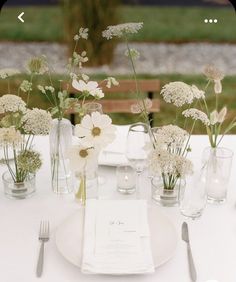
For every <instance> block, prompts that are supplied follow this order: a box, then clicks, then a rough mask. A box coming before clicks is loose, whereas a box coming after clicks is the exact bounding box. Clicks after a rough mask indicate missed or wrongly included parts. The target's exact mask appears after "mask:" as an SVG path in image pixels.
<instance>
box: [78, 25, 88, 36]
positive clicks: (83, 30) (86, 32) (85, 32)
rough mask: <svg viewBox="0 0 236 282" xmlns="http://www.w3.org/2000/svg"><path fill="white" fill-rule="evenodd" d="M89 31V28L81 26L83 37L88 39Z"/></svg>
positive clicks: (80, 34)
mask: <svg viewBox="0 0 236 282" xmlns="http://www.w3.org/2000/svg"><path fill="white" fill-rule="evenodd" d="M88 31H89V29H88V28H83V27H81V28H80V29H79V36H80V37H81V38H83V39H88Z"/></svg>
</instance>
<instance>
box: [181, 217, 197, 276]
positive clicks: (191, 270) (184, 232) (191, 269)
mask: <svg viewBox="0 0 236 282" xmlns="http://www.w3.org/2000/svg"><path fill="white" fill-rule="evenodd" d="M182 240H183V241H185V242H186V243H187V250H188V265H189V273H190V277H191V279H192V281H193V282H196V281H197V272H196V268H195V265H194V261H193V255H192V251H191V247H190V242H189V234H188V224H187V223H186V222H183V224H182Z"/></svg>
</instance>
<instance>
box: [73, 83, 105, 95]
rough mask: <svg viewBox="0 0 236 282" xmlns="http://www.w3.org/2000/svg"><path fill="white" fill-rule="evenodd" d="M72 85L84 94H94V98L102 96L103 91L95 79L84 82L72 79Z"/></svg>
mask: <svg viewBox="0 0 236 282" xmlns="http://www.w3.org/2000/svg"><path fill="white" fill-rule="evenodd" d="M72 86H73V87H74V88H75V89H76V90H78V91H80V92H83V93H84V94H89V95H92V96H94V97H95V98H102V97H104V93H103V92H102V89H101V88H99V87H98V83H97V82H96V81H88V82H84V81H83V80H79V81H77V80H76V79H73V81H72Z"/></svg>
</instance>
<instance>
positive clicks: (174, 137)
mask: <svg viewBox="0 0 236 282" xmlns="http://www.w3.org/2000/svg"><path fill="white" fill-rule="evenodd" d="M154 134H155V139H156V141H157V145H166V146H167V147H176V148H180V147H182V146H183V144H184V143H185V141H186V139H187V137H188V136H189V135H188V132H187V131H186V130H184V129H182V128H180V127H178V126H177V125H172V124H169V125H165V126H162V127H160V128H159V129H158V130H157V131H156V132H155V133H154Z"/></svg>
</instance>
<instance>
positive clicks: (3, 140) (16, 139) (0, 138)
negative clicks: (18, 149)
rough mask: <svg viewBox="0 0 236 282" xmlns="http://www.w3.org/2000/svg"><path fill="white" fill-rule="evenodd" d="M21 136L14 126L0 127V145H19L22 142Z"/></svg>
mask: <svg viewBox="0 0 236 282" xmlns="http://www.w3.org/2000/svg"><path fill="white" fill-rule="evenodd" d="M22 141H23V140H22V136H21V134H20V131H19V130H16V129H15V127H8V128H0V146H14V147H15V146H19V145H20V144H21V143H22Z"/></svg>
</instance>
